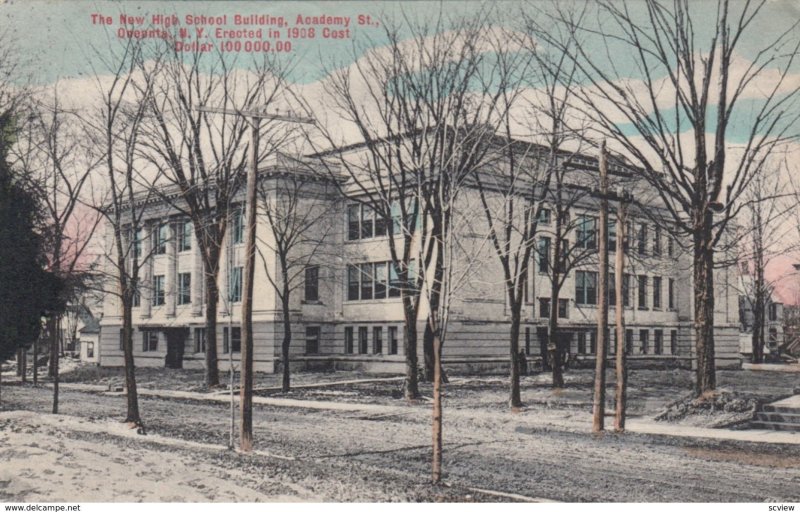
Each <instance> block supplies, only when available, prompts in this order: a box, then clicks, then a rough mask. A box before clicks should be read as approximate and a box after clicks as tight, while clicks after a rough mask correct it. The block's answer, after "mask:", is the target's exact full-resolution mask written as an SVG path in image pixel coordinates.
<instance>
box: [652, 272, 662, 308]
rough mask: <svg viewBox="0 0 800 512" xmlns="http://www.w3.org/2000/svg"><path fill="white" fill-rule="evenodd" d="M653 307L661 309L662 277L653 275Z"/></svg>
mask: <svg viewBox="0 0 800 512" xmlns="http://www.w3.org/2000/svg"><path fill="white" fill-rule="evenodd" d="M653 309H661V278H660V277H658V276H655V277H653Z"/></svg>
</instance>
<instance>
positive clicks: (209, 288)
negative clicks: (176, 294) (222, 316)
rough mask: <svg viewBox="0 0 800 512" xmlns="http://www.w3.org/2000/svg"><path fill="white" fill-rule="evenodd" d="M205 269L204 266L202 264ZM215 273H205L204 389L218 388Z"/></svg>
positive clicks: (216, 290) (217, 290) (217, 289)
mask: <svg viewBox="0 0 800 512" xmlns="http://www.w3.org/2000/svg"><path fill="white" fill-rule="evenodd" d="M204 267H205V264H204ZM217 274H218V273H217V272H206V292H207V293H206V353H205V356H206V387H209V388H212V387H216V386H219V370H218V368H217V305H218V303H219V287H218V286H217Z"/></svg>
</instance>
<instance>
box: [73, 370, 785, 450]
mask: <svg viewBox="0 0 800 512" xmlns="http://www.w3.org/2000/svg"><path fill="white" fill-rule="evenodd" d="M61 388H62V389H71V390H75V391H89V392H105V393H106V394H111V395H122V394H123V392H108V391H107V389H108V388H107V387H105V386H100V385H92V384H61ZM139 395H141V396H148V397H154V398H165V399H176V400H194V401H199V402H216V403H229V402H230V397H229V396H228V395H220V394H218V393H213V394H210V393H197V392H192V391H170V390H156V389H142V390H139ZM234 400H235V401H237V402H238V400H239V395H238V393H236V394H234ZM253 403H254V404H258V405H266V406H272V407H292V408H299V409H314V410H328V411H337V412H357V413H363V414H367V415H399V414H414V413H417V412H418V413H422V414H425V415H428V414H429V411H428V408H427V407H415V406H414V405H410V404H406V403H403V402H399V403H398V405H377V404H359V403H341V402H332V401H323V400H297V399H290V398H267V397H260V396H254V397H253ZM526 412H532V413H533V411H532V410H529V411H523V412H522V413H521V414H519V415H518V416H517V417H518V418H519V420H520V423H527V424H528V426H550V427H556V428H559V429H564V430H568V431H573V432H584V433H591V423H592V417H591V414H589V413H584V412H575V411H565V412H564V413H563V414H560V413H559V412H557V411H551V412H550V414H551V415H552V416H551V417H549V418H543V416H545V415H543V414H541V413H540V412H539V411H536V412H535V414H526ZM486 414H488V415H490V416H496V415H497V413H493V412H486V413H482V414H481V413H480V412H479V411H473V410H463V409H453V410H449V411H447V415H448V416H451V417H452V416H456V417H460V418H465V419H469V418H475V417H476V416H485V415H486ZM509 414H511V413H509ZM564 414H566V417H564ZM607 421H609V420H607ZM626 431H627V432H633V433H637V434H650V435H659V436H671V437H688V438H704V439H718V440H728V441H744V442H751V443H775V444H791V445H800V434H798V433H796V432H779V431H774V430H756V429H753V430H726V429H716V428H700V427H687V426H680V425H675V424H672V423H666V422H656V421H653V420H645V419H629V420H628V421H627V422H626Z"/></svg>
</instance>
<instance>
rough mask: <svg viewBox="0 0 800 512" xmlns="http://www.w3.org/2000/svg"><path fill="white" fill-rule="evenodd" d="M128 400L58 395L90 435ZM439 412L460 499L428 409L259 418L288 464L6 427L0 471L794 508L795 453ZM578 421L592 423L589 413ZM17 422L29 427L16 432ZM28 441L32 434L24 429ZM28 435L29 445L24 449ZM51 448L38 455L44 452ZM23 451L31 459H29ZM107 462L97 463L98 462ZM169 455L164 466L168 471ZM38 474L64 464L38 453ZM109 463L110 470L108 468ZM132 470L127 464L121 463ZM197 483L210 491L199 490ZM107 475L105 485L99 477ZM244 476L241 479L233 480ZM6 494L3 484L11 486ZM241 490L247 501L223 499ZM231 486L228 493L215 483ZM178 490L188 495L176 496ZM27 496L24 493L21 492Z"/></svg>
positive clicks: (170, 424) (101, 491)
mask: <svg viewBox="0 0 800 512" xmlns="http://www.w3.org/2000/svg"><path fill="white" fill-rule="evenodd" d="M3 399H4V408H5V409H6V410H8V409H25V410H30V411H38V412H41V413H46V412H47V410H48V407H49V399H50V394H49V391H48V390H46V389H33V388H31V387H19V386H11V387H5V389H4V390H3ZM123 407H124V398H123V397H120V396H106V395H100V394H90V393H82V392H74V391H62V405H61V411H62V412H63V414H64V415H70V416H76V417H78V418H83V419H86V420H90V421H92V422H94V423H98V422H99V423H105V424H108V423H109V421H110V420H111V419H119V418H120V417H121V412H122V411H123ZM446 407H447V404H445V443H446V444H445V480H446V481H447V482H448V483H450V484H452V485H453V487H452V488H434V487H431V486H429V485H427V476H428V471H429V466H428V458H429V454H430V449H429V446H428V443H429V439H430V430H429V420H430V418H429V414H428V412H427V411H426V410H425V409H424V408H408V412H407V413H403V414H398V415H392V416H386V415H374V414H364V413H358V412H353V411H348V412H337V411H324V410H320V411H312V410H308V409H298V408H272V407H258V408H257V409H256V413H255V418H254V424H255V438H256V449H258V450H263V451H268V452H271V453H274V454H278V455H281V456H284V457H287V458H291V459H294V460H284V459H277V458H269V457H263V456H247V457H245V456H240V455H236V454H231V453H227V452H224V451H219V450H216V451H215V450H205V449H191V448H185V447H179V446H163V445H158V444H156V443H152V442H150V441H148V440H144V439H132V438H125V437H119V436H115V435H113V432H110V433H109V434H102V433H87V432H82V431H78V430H73V429H70V428H69V427H68V426H67V427H64V428H62V429H59V428H56V427H52V426H48V425H36V424H35V421H29V422H28V423H27V424H25V422H21V420H19V419H17V420H16V422H15V421H14V420H13V419H7V420H0V435H1V436H2V439H0V441H2V442H1V443H0V446H3V448H0V460H2V461H3V466H4V467H5V466H6V465H7V464H9V463H11V462H14V461H16V460H17V459H19V458H20V457H21V456H28V455H29V454H28V455H21V454H25V453H26V452H25V450H28V449H33V448H35V449H39V450H44V451H45V452H50V451H51V450H53V449H60V450H68V451H70V452H75V451H86V452H91V451H92V450H94V451H96V452H98V455H96V456H95V457H91V458H89V459H87V460H85V461H81V460H80V459H75V460H77V462H75V461H72V460H71V459H69V458H67V459H66V461H65V462H67V463H69V464H74V465H77V466H80V465H81V464H89V463H91V460H93V459H97V458H98V457H99V458H100V459H102V460H103V463H105V460H106V459H108V460H110V462H109V468H111V469H108V471H110V472H111V473H110V474H114V471H115V470H114V469H113V464H115V463H116V462H115V461H117V460H119V461H126V460H129V459H130V460H133V461H136V462H137V465H140V466H145V467H157V468H160V469H159V471H161V470H162V469H161V468H170V469H169V471H167V474H164V475H160V476H158V474H156V475H154V476H153V479H154V480H159V481H161V480H163V481H165V482H166V484H165V486H163V487H159V488H158V490H154V491H152V492H151V493H150V494H147V493H143V491H142V490H141V489H139V488H138V487H139V486H143V487H147V486H149V485H150V484H149V482H150V480H152V479H150V478H149V476H148V474H147V473H146V472H131V473H129V474H128V475H129V478H128V479H127V480H128V481H129V483H128V485H129V486H131V487H133V488H134V489H132V490H130V491H129V492H128V493H127V494H123V495H120V496H116V495H113V494H108V491H107V489H106V487H107V486H105V485H99V486H98V485H84V486H81V487H78V488H76V489H77V490H76V491H75V495H74V496H73V495H71V494H70V493H71V492H72V491H71V489H72V487H70V486H65V487H62V488H59V489H58V490H57V491H56V492H58V493H64V495H59V496H58V497H59V499H61V500H64V501H70V500H82V501H99V500H106V499H111V500H116V499H120V500H121V501H122V500H125V501H127V500H128V499H132V500H134V501H135V500H138V499H163V500H168V499H175V500H192V499H199V500H200V501H205V500H211V501H214V500H217V501H224V500H230V499H231V498H230V497H231V494H229V493H230V492H234V496H236V499H237V500H241V501H255V500H277V501H287V500H295V499H296V500H322V501H397V500H400V501H417V500H426V501H427V500H454V499H456V500H486V499H492V500H493V499H497V498H493V497H490V496H487V495H484V494H480V493H476V492H475V491H473V490H470V488H482V489H488V490H493V491H501V492H506V493H514V494H518V495H523V496H527V497H531V498H544V499H553V500H559V501H657V502H661V501H704V502H723V501H734V502H762V501H765V500H775V501H798V500H800V458H798V449H797V448H786V447H765V446H748V445H742V444H736V445H734V444H731V443H727V442H710V441H698V440H692V439H688V440H687V439H684V440H667V439H665V438H653V437H650V436H640V435H625V436H617V435H606V436H603V437H601V438H594V437H591V436H589V435H586V434H583V433H578V432H564V431H558V430H553V429H551V428H549V427H546V426H544V425H543V424H542V423H541V422H540V421H538V417H539V416H546V415H547V414H551V412H550V411H547V410H544V409H541V410H537V409H530V410H527V411H525V412H523V413H519V414H512V413H511V412H502V413H499V412H497V411H493V410H488V411H480V410H476V411H475V412H474V414H468V415H465V414H458V415H451V416H448V415H447V412H448V411H447V408H446ZM141 409H142V413H143V416H144V419H145V422H146V423H147V425H148V428H149V431H150V432H151V433H152V434H157V435H158V436H164V437H166V438H176V439H182V440H185V441H192V442H199V443H205V444H209V445H216V446H224V445H225V444H226V443H227V439H228V421H229V416H228V409H227V408H226V407H225V406H224V405H221V404H204V403H197V402H181V401H174V400H160V399H153V398H143V399H142V402H141ZM559 414H561V415H564V414H567V415H569V414H575V417H576V419H577V421H584V419H585V416H582V415H581V413H578V412H575V413H570V412H569V411H567V412H564V411H561V412H560V413H559ZM20 423H22V425H23V426H20ZM26 429H27V430H26ZM26 436H28V437H26ZM40 438H47V439H51V438H52V439H57V440H58V443H57V444H52V443H51V444H49V445H46V446H38V447H33V448H31V443H32V442H37V441H36V440H37V439H40ZM25 447H27V448H25ZM98 450H99V451H98ZM161 454H163V459H162V458H160V457H161ZM38 456H40V457H43V458H42V459H41V461H42V464H51V463H53V462H54V461H56V460H60V459H59V457H61V459H63V455H62V456H58V455H54V454H52V453H44V454H39V455H38ZM109 457H113V458H109ZM119 463H120V464H121V465H122V466H121V468H124V467H125V466H124V464H123V462H119ZM7 473H8V472H7V471H6V472H4V473H3V475H2V476H0V489H3V487H2V486H5V487H4V489H5V490H2V491H0V492H2V493H3V494H2V495H0V498H3V499H12V498H13V499H20V500H22V499H29V500H34V499H46V498H47V497H48V496H51V495H48V494H40V493H41V492H43V491H42V490H41V489H43V488H44V486H40V485H38V484H37V483H36V482H37V481H38V479H40V478H45V477H44V476H40V475H39V474H38V473H37V472H32V471H28V472H27V473H24V478H23V479H24V481H25V482H27V483H26V484H25V485H27V487H25V486H23V485H22V484H19V483H18V481H19V478H15V477H14V475H12V478H11V482H10V483H9V482H8V481H7V480H8V478H9V476H8V474H7ZM187 473H189V475H193V474H197V475H199V481H200V482H201V483H202V485H204V486H206V488H205V489H204V490H200V491H198V490H197V489H196V488H193V487H192V485H191V484H190V483H187V482H190V481H194V480H189V476H187ZM101 476H102V474H100V475H98V477H97V478H100V477H101ZM233 477H236V479H233ZM4 481H5V483H4ZM231 481H238V482H240V483H239V487H241V492H240V494H236V491H231V490H230V488H229V487H228V486H229V485H230V482H231ZM219 482H223V483H224V484H225V485H222V484H220V483H219ZM181 488H189V489H191V494H186V495H182V494H181V492H180V491H179V490H180V489H181ZM26 489H27V490H26Z"/></svg>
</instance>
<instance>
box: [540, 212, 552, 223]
mask: <svg viewBox="0 0 800 512" xmlns="http://www.w3.org/2000/svg"><path fill="white" fill-rule="evenodd" d="M552 221H553V212H551V211H550V209H549V208H542V209H541V210H539V224H543V225H545V226H549V225H550V223H551V222H552Z"/></svg>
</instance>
